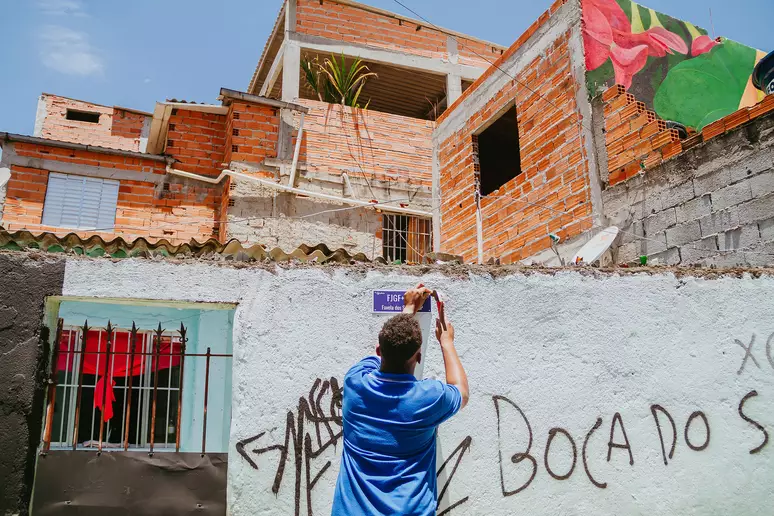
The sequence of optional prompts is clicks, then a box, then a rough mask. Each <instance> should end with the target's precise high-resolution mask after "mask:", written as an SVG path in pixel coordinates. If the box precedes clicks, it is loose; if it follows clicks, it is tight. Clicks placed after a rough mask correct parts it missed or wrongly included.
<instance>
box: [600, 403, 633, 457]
mask: <svg viewBox="0 0 774 516" xmlns="http://www.w3.org/2000/svg"><path fill="white" fill-rule="evenodd" d="M616 421H618V424H619V425H620V426H621V432H622V433H623V438H624V443H623V444H621V443H615V442H613V438H614V434H615V422H616ZM613 448H620V449H622V450H627V451H628V452H629V465H630V466H634V455H632V446H631V444H629V437H627V435H626V428H624V424H623V419H621V414H620V413H618V412H616V413H615V415H614V416H613V422H612V423H610V440H609V441H608V442H607V462H610V458H611V457H612V455H613Z"/></svg>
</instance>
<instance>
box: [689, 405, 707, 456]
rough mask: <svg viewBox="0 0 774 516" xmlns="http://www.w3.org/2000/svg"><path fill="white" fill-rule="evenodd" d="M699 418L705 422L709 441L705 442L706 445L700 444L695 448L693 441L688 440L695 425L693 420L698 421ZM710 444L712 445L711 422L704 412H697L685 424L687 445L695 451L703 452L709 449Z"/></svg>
mask: <svg viewBox="0 0 774 516" xmlns="http://www.w3.org/2000/svg"><path fill="white" fill-rule="evenodd" d="M697 417H700V418H701V419H702V420H703V421H704V427H705V428H706V429H707V440H706V441H704V444H700V445H699V446H694V445H693V444H692V443H691V440H690V439H689V438H688V430H690V428H691V423H693V420H694V419H696V418H697ZM709 443H710V426H709V421H707V416H705V415H704V412H702V411H700V410H697V411H696V412H694V413H693V414H691V415H690V416H689V417H688V421H687V422H686V423H685V444H687V445H688V447H689V448H690V449H692V450H693V451H702V450H706V449H707V446H709Z"/></svg>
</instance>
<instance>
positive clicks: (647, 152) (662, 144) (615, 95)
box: [602, 86, 683, 186]
mask: <svg viewBox="0 0 774 516" xmlns="http://www.w3.org/2000/svg"><path fill="white" fill-rule="evenodd" d="M602 101H603V102H604V116H605V148H606V149H607V165H608V171H609V172H610V175H609V176H608V182H609V184H610V186H612V185H615V184H617V183H620V182H621V181H625V180H627V179H629V178H630V177H633V176H635V175H637V174H639V173H640V171H642V170H646V169H648V168H653V167H656V166H658V165H660V164H661V162H662V161H663V160H666V159H669V158H671V157H674V156H677V155H678V154H680V153H681V152H682V151H683V147H682V143H681V142H680V135H679V134H678V132H677V130H675V129H667V125H666V122H665V121H663V120H660V119H659V118H658V116H657V115H656V113H654V112H653V111H648V110H647V109H646V108H645V104H644V103H643V102H638V101H637V99H635V98H634V95H632V94H631V93H626V89H625V88H624V87H623V86H613V87H612V88H610V89H608V90H607V91H606V92H605V93H603V94H602Z"/></svg>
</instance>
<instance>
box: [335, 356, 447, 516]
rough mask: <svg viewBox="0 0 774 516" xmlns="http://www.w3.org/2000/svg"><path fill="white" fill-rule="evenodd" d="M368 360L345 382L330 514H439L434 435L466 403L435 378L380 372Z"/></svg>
mask: <svg viewBox="0 0 774 516" xmlns="http://www.w3.org/2000/svg"><path fill="white" fill-rule="evenodd" d="M380 366H381V361H380V360H379V359H378V358H377V357H369V358H366V359H365V360H363V361H362V362H360V363H358V364H357V365H355V366H354V367H353V368H352V369H350V370H349V372H348V373H347V375H346V376H345V377H344V399H343V402H342V418H343V424H344V446H343V451H342V456H341V469H340V470H339V479H338V482H337V484H336V494H335V496H334V500H333V511H332V514H333V516H355V515H360V514H366V515H369V516H370V515H380V514H384V515H402V516H420V515H421V516H425V515H434V514H435V512H436V506H437V503H438V502H437V483H436V465H435V435H436V429H437V428H438V425H440V424H441V423H443V422H444V421H446V420H447V419H449V418H450V417H452V416H453V415H454V414H456V413H457V412H458V411H459V410H460V407H461V406H462V396H461V395H460V391H459V389H457V387H455V386H453V385H447V384H445V383H442V382H439V381H438V380H421V381H419V380H417V379H416V378H414V376H413V375H410V374H388V373H382V372H380V371H379V367H380Z"/></svg>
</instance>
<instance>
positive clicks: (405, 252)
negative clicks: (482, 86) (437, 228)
mask: <svg viewBox="0 0 774 516" xmlns="http://www.w3.org/2000/svg"><path fill="white" fill-rule="evenodd" d="M432 250H433V223H432V221H431V220H430V219H422V218H419V217H409V216H407V215H389V214H384V215H382V252H383V256H384V259H385V260H387V262H388V263H393V262H397V261H400V262H401V263H422V262H424V259H425V255H426V254H427V253H429V252H432Z"/></svg>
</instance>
